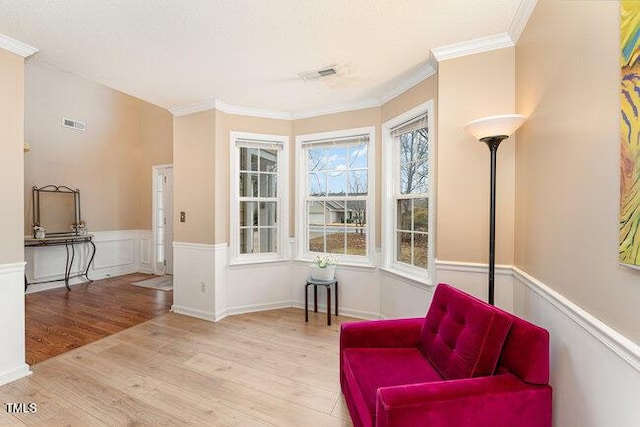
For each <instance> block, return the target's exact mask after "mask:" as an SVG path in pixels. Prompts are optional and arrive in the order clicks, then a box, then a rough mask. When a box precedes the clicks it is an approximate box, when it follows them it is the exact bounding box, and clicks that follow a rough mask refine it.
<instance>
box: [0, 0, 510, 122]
mask: <svg viewBox="0 0 640 427" xmlns="http://www.w3.org/2000/svg"><path fill="white" fill-rule="evenodd" d="M520 1H521V0H446V1H444V0H316V1H310V0H135V1H133V0H109V1H104V0H48V1H45V0H41V1H34V0H32V1H26V0H23V1H17V0H0V10H1V11H2V13H1V14H0V34H4V35H6V36H9V37H12V38H15V39H17V40H20V41H22V42H24V43H27V44H30V45H32V46H35V47H36V48H38V49H39V52H38V53H37V54H36V56H35V57H34V58H33V59H31V60H33V61H36V62H39V61H44V62H46V63H48V64H52V65H55V66H57V67H60V68H62V69H65V70H68V71H71V72H73V73H76V74H78V75H81V76H83V77H86V78H88V79H91V80H94V81H97V82H99V83H102V84H104V85H106V86H109V87H112V88H115V89H118V90H120V91H123V92H126V93H129V94H131V95H133V96H136V97H139V98H142V99H144V100H146V101H149V102H152V103H154V104H157V105H160V106H162V107H165V108H175V107H179V106H184V105H188V104H193V103H201V102H207V101H211V100H213V99H218V100H222V101H224V102H225V103H227V104H231V105H237V106H245V107H251V108H259V109H267V110H276V111H283V112H288V113H297V112H304V111H310V110H318V109H322V108H328V107H331V106H336V105H346V104H354V103H362V102H365V101H367V100H371V99H374V100H375V99H380V98H382V97H384V96H385V95H386V94H388V93H389V92H390V91H392V90H393V89H394V88H397V87H398V86H400V85H402V84H403V81H404V80H407V79H409V78H410V77H411V76H412V75H415V74H416V73H417V72H418V71H419V70H421V69H424V68H425V65H426V63H427V61H428V59H429V49H431V48H434V47H438V46H443V45H449V44H452V43H458V42H464V41H468V40H471V39H476V38H480V37H484V36H490V35H495V34H499V33H506V32H507V31H508V30H509V27H510V25H511V23H512V21H513V20H514V16H515V15H516V11H517V9H518V6H519V5H520ZM333 64H335V65H337V66H338V70H339V75H338V76H337V77H332V78H330V79H326V80H322V81H315V82H303V81H301V80H299V79H298V76H297V75H298V73H300V72H304V71H309V70H313V69H317V68H321V67H323V66H327V65H333Z"/></svg>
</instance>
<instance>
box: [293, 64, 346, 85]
mask: <svg viewBox="0 0 640 427" xmlns="http://www.w3.org/2000/svg"><path fill="white" fill-rule="evenodd" d="M337 74H338V71H337V70H336V66H335V65H330V66H328V67H324V68H322V69H320V70H314V71H307V72H304V73H299V74H298V76H300V78H301V79H302V80H303V81H305V82H312V81H314V80H319V79H321V78H324V77H330V76H335V75H337Z"/></svg>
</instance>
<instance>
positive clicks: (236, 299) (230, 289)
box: [226, 261, 291, 314]
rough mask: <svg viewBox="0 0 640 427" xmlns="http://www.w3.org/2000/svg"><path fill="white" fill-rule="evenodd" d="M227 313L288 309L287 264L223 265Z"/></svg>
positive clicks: (289, 274)
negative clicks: (225, 278) (224, 267)
mask: <svg viewBox="0 0 640 427" xmlns="http://www.w3.org/2000/svg"><path fill="white" fill-rule="evenodd" d="M226 277H227V288H226V295H227V312H228V314H240V313H247V312H251V311H263V310H272V309H276V308H283V307H291V262H289V261H283V262H271V263H262V264H247V265H232V266H227V271H226Z"/></svg>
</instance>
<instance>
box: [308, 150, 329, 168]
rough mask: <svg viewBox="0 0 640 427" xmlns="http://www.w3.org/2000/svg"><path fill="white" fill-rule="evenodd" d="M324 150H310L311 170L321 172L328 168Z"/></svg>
mask: <svg viewBox="0 0 640 427" xmlns="http://www.w3.org/2000/svg"><path fill="white" fill-rule="evenodd" d="M325 152H326V150H325V149H324V148H312V149H310V150H309V170H310V171H312V172H313V171H319V170H324V169H326V167H327V159H326V156H325Z"/></svg>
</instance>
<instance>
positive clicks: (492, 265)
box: [480, 135, 509, 305]
mask: <svg viewBox="0 0 640 427" xmlns="http://www.w3.org/2000/svg"><path fill="white" fill-rule="evenodd" d="M508 137H509V136H507V135H497V136H487V137H485V138H481V139H480V141H482V142H484V143H485V144H487V147H489V151H490V152H491V200H490V207H489V304H491V305H493V302H494V293H495V283H494V279H495V272H496V157H497V154H498V146H500V143H501V142H502V141H503V140H505V139H507V138H508Z"/></svg>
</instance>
